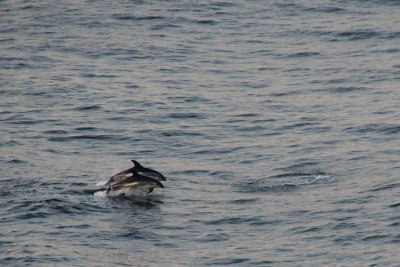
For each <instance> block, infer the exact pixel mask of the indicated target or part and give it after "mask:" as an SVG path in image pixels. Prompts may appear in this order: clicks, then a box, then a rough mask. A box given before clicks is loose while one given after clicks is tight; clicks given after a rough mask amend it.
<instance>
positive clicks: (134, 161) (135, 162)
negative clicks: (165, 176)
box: [131, 159, 143, 168]
mask: <svg viewBox="0 0 400 267" xmlns="http://www.w3.org/2000/svg"><path fill="white" fill-rule="evenodd" d="M131 161H132V163H133V165H135V167H138V168H143V166H142V165H141V164H140V163H139V162H137V161H136V160H134V159H132V160H131Z"/></svg>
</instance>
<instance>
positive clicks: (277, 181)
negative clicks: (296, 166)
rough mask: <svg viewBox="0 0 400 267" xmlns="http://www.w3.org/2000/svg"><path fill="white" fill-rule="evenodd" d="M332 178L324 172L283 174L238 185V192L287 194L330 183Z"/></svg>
mask: <svg viewBox="0 0 400 267" xmlns="http://www.w3.org/2000/svg"><path fill="white" fill-rule="evenodd" d="M332 181H333V178H332V176H331V175H329V174H326V173H324V172H314V173H302V172H296V173H284V174H278V175H275V176H272V177H269V178H262V179H251V180H248V181H246V182H242V183H240V184H239V185H238V187H239V191H240V192H244V193H254V192H275V193H281V192H288V191H293V190H297V189H299V188H301V187H303V186H309V185H317V184H327V183H331V182H332Z"/></svg>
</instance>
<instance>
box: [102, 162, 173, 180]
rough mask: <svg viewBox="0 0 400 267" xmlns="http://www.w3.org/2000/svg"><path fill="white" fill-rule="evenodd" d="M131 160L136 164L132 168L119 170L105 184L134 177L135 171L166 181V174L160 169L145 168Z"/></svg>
mask: <svg viewBox="0 0 400 267" xmlns="http://www.w3.org/2000/svg"><path fill="white" fill-rule="evenodd" d="M131 161H132V163H133V164H134V166H133V167H132V168H129V169H127V170H124V171H122V172H119V173H117V174H115V175H113V176H111V177H110V179H109V180H108V181H107V183H106V184H105V185H110V184H114V183H118V182H119V181H123V180H124V179H126V178H129V177H132V176H133V173H135V172H136V173H138V174H140V175H143V176H147V177H150V178H154V179H157V180H158V181H166V179H165V177H164V175H162V174H161V173H159V172H158V171H156V170H153V169H150V168H145V167H143V166H142V165H141V164H140V163H139V162H137V161H136V160H131Z"/></svg>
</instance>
